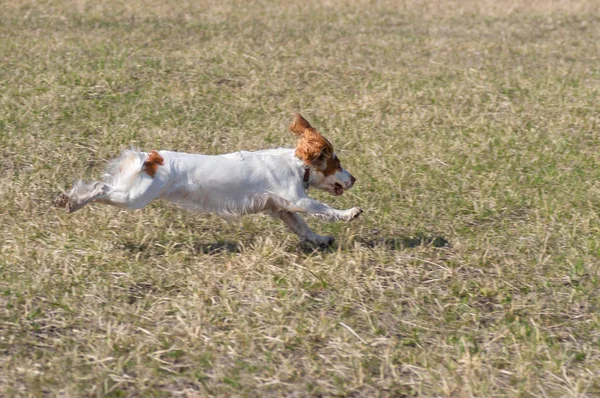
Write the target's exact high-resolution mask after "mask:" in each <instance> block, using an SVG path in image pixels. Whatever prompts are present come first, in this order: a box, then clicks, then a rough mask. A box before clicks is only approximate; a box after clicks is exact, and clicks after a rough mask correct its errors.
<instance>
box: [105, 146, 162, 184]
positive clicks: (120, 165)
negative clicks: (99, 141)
mask: <svg viewBox="0 0 600 398" xmlns="http://www.w3.org/2000/svg"><path fill="white" fill-rule="evenodd" d="M163 164H164V159H163V157H162V156H161V155H160V154H159V153H158V152H156V151H150V152H149V153H146V152H140V151H136V150H133V149H131V150H127V151H125V152H123V154H122V155H121V156H120V157H118V158H117V159H115V160H113V161H112V162H110V163H109V165H108V168H107V169H106V173H105V174H104V176H103V179H104V181H105V182H106V183H108V184H110V185H112V186H113V187H115V188H121V187H122V188H126V189H127V188H129V187H131V186H132V185H135V183H136V182H137V181H138V180H139V178H140V177H141V174H142V173H144V174H146V175H148V176H150V177H154V176H155V175H156V172H157V171H158V167H159V166H162V165H163Z"/></svg>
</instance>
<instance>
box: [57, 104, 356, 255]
mask: <svg viewBox="0 0 600 398" xmlns="http://www.w3.org/2000/svg"><path fill="white" fill-rule="evenodd" d="M290 130H291V131H292V132H293V133H294V134H296V135H297V136H298V144H297V146H296V148H295V149H287V148H278V149H267V150H263V151H257V152H246V151H240V152H234V153H228V154H225V155H216V156H209V155H196V154H187V153H181V152H170V151H151V152H148V153H147V152H140V151H134V150H129V151H125V152H124V153H123V155H121V157H119V158H118V159H115V160H114V161H112V162H111V163H110V165H109V167H108V170H107V172H106V174H105V175H104V176H103V181H99V182H91V183H85V182H83V181H78V182H76V183H75V185H74V186H73V188H72V189H71V191H70V192H69V193H68V194H62V195H60V196H59V197H58V198H56V199H55V200H54V204H55V205H56V206H59V207H66V209H67V211H68V212H74V211H77V210H79V209H81V208H82V207H83V206H85V205H86V204H88V203H92V202H97V203H104V204H109V205H113V206H120V207H125V208H129V209H140V208H142V207H144V206H146V205H148V204H149V203H150V202H152V201H153V200H155V199H165V200H167V201H169V202H172V203H175V204H177V205H179V206H182V207H185V208H188V209H192V210H196V211H201V212H210V213H215V214H217V215H220V216H223V217H232V216H241V215H245V214H252V213H259V212H267V213H269V214H270V215H271V216H273V217H275V218H279V219H281V220H282V221H283V222H284V223H285V224H286V225H287V226H288V227H289V228H290V229H291V230H292V231H294V232H295V233H296V234H297V235H298V236H299V237H300V238H301V239H305V240H307V241H309V242H311V243H315V244H319V245H326V244H330V243H331V242H333V237H331V236H321V235H317V234H315V233H314V232H313V231H312V230H311V229H310V227H309V226H308V225H307V224H306V223H305V222H304V220H302V218H300V216H299V215H298V214H297V213H307V214H309V215H311V216H314V217H319V218H322V219H325V220H329V221H335V220H342V221H351V220H353V219H355V218H356V217H358V216H359V215H360V214H361V213H362V209H360V208H358V207H353V208H351V209H348V210H337V209H334V208H332V207H331V206H328V205H326V204H323V203H320V202H318V201H316V200H314V199H311V198H310V197H308V195H307V194H306V191H307V189H308V187H315V188H319V189H323V190H326V191H327V192H329V193H331V194H332V195H341V194H343V193H344V191H345V190H346V189H350V188H352V186H353V185H354V183H355V181H356V179H355V178H354V177H353V176H352V175H351V174H350V173H349V172H347V171H346V170H344V169H343V168H342V166H341V165H340V160H339V158H338V157H337V156H336V155H335V153H334V152H333V146H332V145H331V143H330V142H329V141H328V140H327V139H326V138H325V137H323V136H322V135H321V134H320V133H319V132H317V130H315V129H314V128H313V127H311V125H310V124H309V123H308V122H307V121H306V120H305V119H304V118H303V117H302V116H301V115H299V114H297V115H296V116H295V118H294V121H293V123H292V125H291V126H290Z"/></svg>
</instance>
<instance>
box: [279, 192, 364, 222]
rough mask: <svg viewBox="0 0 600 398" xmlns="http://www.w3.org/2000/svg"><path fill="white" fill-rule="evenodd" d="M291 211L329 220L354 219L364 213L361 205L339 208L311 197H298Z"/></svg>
mask: <svg viewBox="0 0 600 398" xmlns="http://www.w3.org/2000/svg"><path fill="white" fill-rule="evenodd" d="M290 210H291V211H297V212H303V213H306V214H309V215H311V216H314V217H319V218H322V219H324V220H327V221H352V220H354V219H355V218H356V217H358V216H359V215H360V214H361V213H362V209H361V208H360V207H353V208H351V209H348V210H338V209H334V208H333V207H331V206H329V205H326V204H324V203H321V202H319V201H317V200H314V199H312V198H309V197H305V198H301V199H298V200H297V201H296V202H295V203H294V208H293V209H290Z"/></svg>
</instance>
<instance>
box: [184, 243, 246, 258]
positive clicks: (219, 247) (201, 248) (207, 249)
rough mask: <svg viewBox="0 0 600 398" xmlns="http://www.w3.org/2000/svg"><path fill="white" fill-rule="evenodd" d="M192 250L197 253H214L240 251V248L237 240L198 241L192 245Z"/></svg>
mask: <svg viewBox="0 0 600 398" xmlns="http://www.w3.org/2000/svg"><path fill="white" fill-rule="evenodd" d="M194 250H195V251H196V252H197V253H202V254H208V255H214V254H221V253H240V252H241V251H242V248H241V247H240V245H239V244H238V243H237V242H231V241H224V242H213V243H199V244H196V245H194Z"/></svg>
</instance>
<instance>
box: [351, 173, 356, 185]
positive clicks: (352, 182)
mask: <svg viewBox="0 0 600 398" xmlns="http://www.w3.org/2000/svg"><path fill="white" fill-rule="evenodd" d="M355 182H356V178H354V176H353V175H352V174H350V186H352V185H354V183H355Z"/></svg>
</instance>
